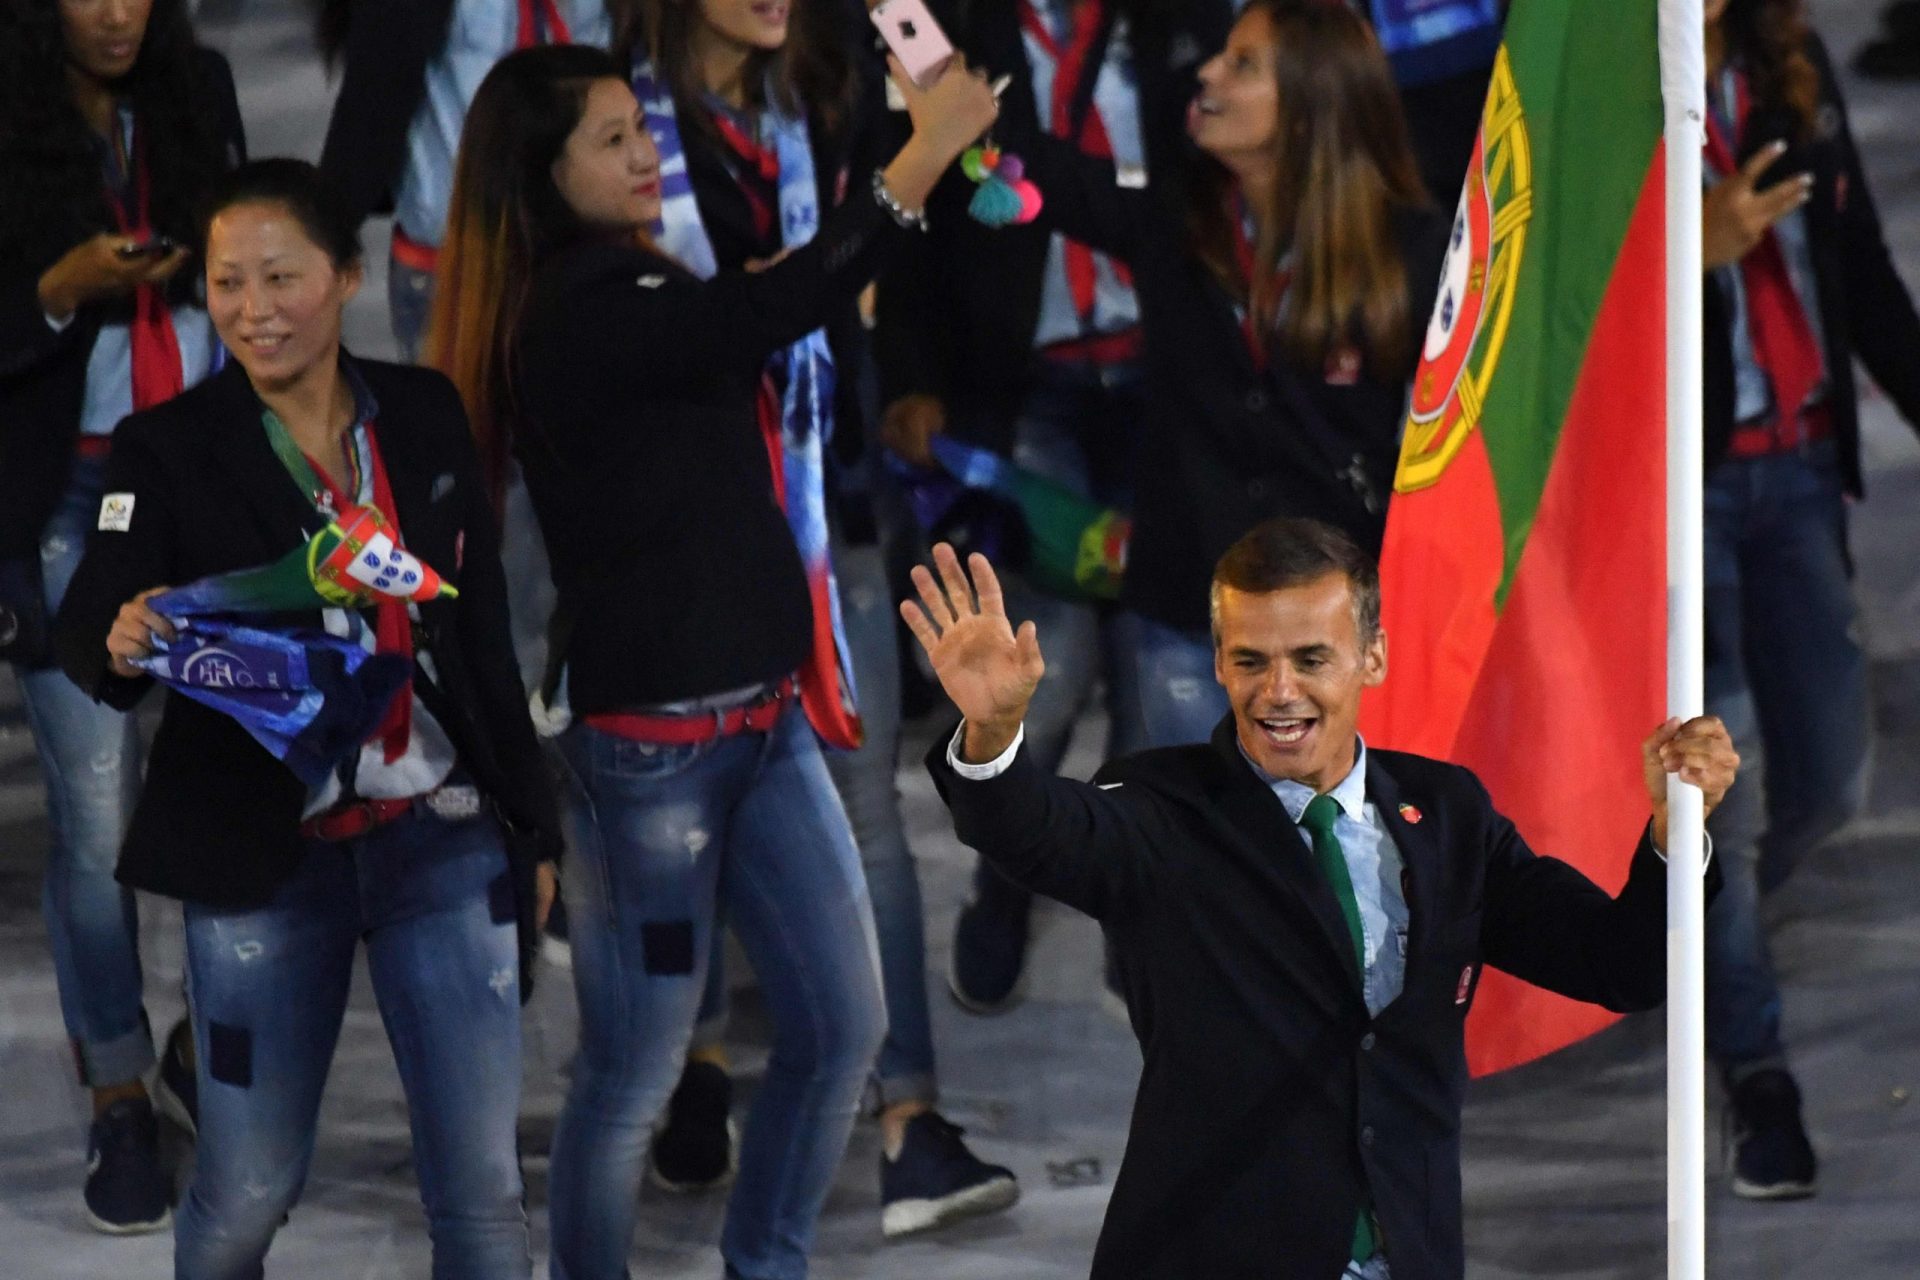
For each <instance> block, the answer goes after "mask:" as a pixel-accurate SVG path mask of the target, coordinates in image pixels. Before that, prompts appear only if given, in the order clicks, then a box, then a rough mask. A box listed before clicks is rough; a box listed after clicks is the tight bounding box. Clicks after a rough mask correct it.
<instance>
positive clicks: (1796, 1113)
mask: <svg viewBox="0 0 1920 1280" xmlns="http://www.w3.org/2000/svg"><path fill="white" fill-rule="evenodd" d="M1727 1128H1728V1139H1727V1142H1728V1146H1729V1148H1730V1149H1731V1150H1730V1154H1729V1161H1728V1162H1729V1163H1730V1164H1731V1165H1732V1166H1733V1194H1735V1195H1737V1196H1739V1197H1740V1198H1741V1199H1743V1200H1803V1199H1805V1198H1806V1197H1808V1196H1810V1195H1812V1194H1813V1193H1814V1191H1815V1190H1816V1189H1817V1178H1818V1162H1817V1161H1816V1160H1815V1159H1814V1155H1813V1144H1812V1143H1811V1142H1809V1141H1808V1140H1807V1129H1806V1126H1805V1125H1804V1124H1802V1123H1801V1120H1800V1089H1799V1086H1798V1085H1796V1084H1794V1082H1793V1077H1792V1076H1790V1075H1788V1074H1787V1073H1786V1072H1785V1071H1782V1070H1779V1069H1777V1068H1773V1069H1769V1070H1766V1071H1756V1072H1755V1073H1754V1074H1752V1075H1750V1076H1748V1077H1747V1078H1746V1079H1745V1080H1742V1081H1741V1082H1740V1083H1739V1084H1737V1085H1735V1086H1734V1087H1733V1091H1732V1097H1731V1099H1730V1101H1729V1103H1728V1106H1727Z"/></svg>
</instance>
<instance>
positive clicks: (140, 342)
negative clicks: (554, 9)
mask: <svg viewBox="0 0 1920 1280" xmlns="http://www.w3.org/2000/svg"><path fill="white" fill-rule="evenodd" d="M242 150H243V144H242V141H241V131H240V113H239V108H238V107H237V106H236V105H235V102H234V95H233V78H232V76H231V74H230V73H229V72H228V70H227V64H226V62H225V60H224V59H222V58H221V57H220V55H219V54H217V53H214V52H212V51H211V50H208V49H202V48H199V47H198V46H197V45H195V44H194V41H193V32H192V29H191V28H190V26H189V25H188V21H187V14H186V7H185V5H184V3H183V2H182V0H155V3H153V4H152V5H151V6H149V5H147V4H114V5H64V4H59V3H57V0H23V2H22V3H18V4H7V5H4V6H0V174H4V175H5V178H4V180H3V181H0V656H4V657H5V658H7V659H9V660H11V661H12V662H13V664H14V672H15V675H16V676H17V677H18V679H19V682H20V689H21V695H22V700H23V701H24V703H25V707H26V713H27V724H28V726H29V728H30V729H31V730H32V732H33V741H34V746H35V748H36V749H37V750H38V752H39V756H40V767H41V772H42V774H43V776H44V777H45V780H46V786H47V815H48V819H49V821H48V826H49V829H50V835H51V841H50V845H49V849H48V857H47V872H46V888H45V914H46V923H47V932H48V935H49V938H50V941H51V943H52V949H53V957H54V973H55V976H56V979H57V982H58V985H59V991H60V1007H61V1011H62V1013H63V1015H64V1017H65V1021H66V1027H67V1035H68V1037H69V1038H70V1039H71V1041H72V1044H73V1050H74V1058H75V1061H76V1063H77V1065H78V1067H79V1071H80V1081H81V1083H82V1084H83V1085H86V1086H89V1087H90V1088H91V1089H92V1092H93V1111H94V1117H95V1119H94V1125H93V1131H92V1133H91V1134H90V1137H89V1144H88V1145H89V1148H90V1150H89V1155H90V1163H91V1171H90V1172H89V1173H88V1175H87V1185H86V1193H85V1198H86V1207H87V1215H88V1220H89V1221H90V1222H91V1223H92V1224H93V1225H94V1226H95V1227H96V1228H98V1229H100V1230H103V1231H108V1232H113V1233H115V1234H120V1233H126V1232H134V1231H143V1230H154V1229H157V1228H159V1227H163V1226H165V1225H166V1221H167V1204H168V1201H169V1199H170V1197H169V1195H168V1192H167V1186H166V1183H165V1179H164V1178H163V1177H162V1176H161V1172H160V1167H159V1161H158V1142H157V1138H158V1132H157V1129H156V1127H155V1123H154V1117H153V1109H152V1105H151V1103H150V1101H149V1099H148V1096H147V1092H146V1089H145V1087H144V1086H143V1085H142V1084H141V1078H142V1076H143V1075H144V1074H145V1073H146V1071H147V1069H148V1068H149V1067H151V1066H152V1065H153V1060H154V1048H153V1039H152V1036H151V1034H150V1033H149V1032H148V1030H147V1020H146V1017H145V1014H144V1012H143V1007H142V1005H143V1001H142V991H141V975H140V956H139V948H138V944H137V938H136V916H135V913H134V905H133V895H132V893H130V892H129V891H127V890H125V889H123V888H121V887H120V886H119V885H116V884H115V883H114V881H113V861H114V857H115V855H116V854H117V853H118V852H119V845H120V837H121V834H122V833H123V832H124V831H125V829H126V825H127V816H128V814H129V812H130V811H131V810H132V807H133V795H134V788H135V787H136V785H137V784H138V781H139V776H140V755H139V740H138V735H137V734H136V732H135V729H134V725H133V723H132V721H131V720H129V719H128V718H127V717H125V716H122V715H120V714H119V713H118V712H116V711H114V710H112V709H111V708H107V707H100V706H96V705H94V704H93V703H92V702H90V701H88V700H87V699H86V698H84V697H82V696H81V695H80V693H79V692H78V691H77V690H75V689H74V688H73V686H72V685H71V684H70V683H68V681H67V680H66V678H65V677H63V676H62V675H61V674H60V673H59V672H58V671H57V670H54V669H52V663H51V655H50V654H49V652H48V648H47V626H46V620H47V619H48V618H50V617H51V616H52V614H53V613H54V611H55V610H57V609H58V608H59V606H60V600H61V596H62V594H63V593H64V592H65V590H66V586H67V580H68V579H69V578H70V577H71V576H72V574H73V571H74V567H75V566H76V565H77V564H79V562H80V549H81V546H82V544H83V543H84V541H85V537H86V531H87V530H88V529H91V528H92V527H93V523H94V519H95V516H96V513H97V512H98V510H99V507H100V495H101V492H102V489H101V469H102V466H103V464H104V458H105V456H106V451H107V447H108V443H107V442H108V439H109V436H110V434H111V432H112V431H113V427H114V424H115V423H116V422H118V421H119V420H120V419H121V418H122V417H124V416H125V415H126V414H128V413H131V412H133V410H134V409H135V408H137V407H145V406H147V405H150V404H155V403H158V402H159V401H160V400H162V399H165V398H166V397H167V396H169V395H172V394H174V393H176V392H177V391H179V390H180V388H181V387H183V386H191V385H192V384H193V383H195V382H197V381H199V380H200V379H201V378H202V377H204V376H205V375H206V373H207V372H208V369H209V367H210V366H211V364H212V363H213V362H214V359H215V352H216V349H217V344H216V343H215V341H214V337H213V330H212V327H211V326H210V325H209V324H208V322H207V315H206V312H205V310H204V309H203V306H202V302H201V298H200V280H199V273H198V272H197V271H193V270H191V269H187V266H186V264H187V261H188V257H189V255H188V252H187V250H186V249H184V248H182V247H179V246H182V245H185V244H186V243H187V242H188V241H189V240H190V239H191V238H192V233H193V225H192V224H193V217H192V211H193V205H194V202H195V201H197V200H198V198H199V196H200V195H201V193H202V192H203V191H204V190H205V189H206V187H207V186H208V185H209V184H210V183H211V182H213V181H214V180H215V179H216V178H217V177H218V175H219V174H220V173H221V172H222V171H223V170H225V169H226V168H227V167H228V166H229V165H230V164H232V163H233V162H234V161H235V160H237V159H239V158H240V156H241V153H242ZM186 1042H187V1037H186V1033H185V1024H184V1023H183V1024H181V1026H179V1027H176V1028H175V1034H174V1035H173V1036H170V1037H169V1041H168V1049H169V1052H168V1058H169V1062H168V1070H167V1071H165V1072H163V1073H162V1077H161V1092H160V1098H161V1101H162V1104H163V1105H165V1104H168V1103H173V1102H177V1099H176V1097H175V1095H173V1094H172V1093H171V1092H170V1091H169V1090H168V1089H167V1087H166V1086H167V1084H168V1083H169V1082H176V1083H177V1082H179V1081H181V1080H183V1079H184V1071H183V1069H182V1066H181V1062H182V1059H181V1057H180V1055H181V1053H182V1052H183V1051H184V1049H185V1046H186Z"/></svg>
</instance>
